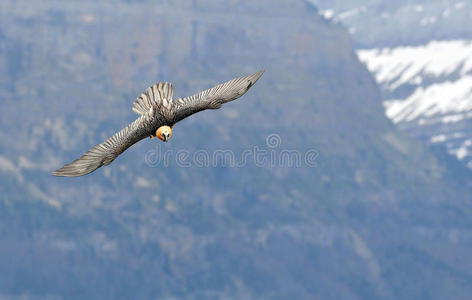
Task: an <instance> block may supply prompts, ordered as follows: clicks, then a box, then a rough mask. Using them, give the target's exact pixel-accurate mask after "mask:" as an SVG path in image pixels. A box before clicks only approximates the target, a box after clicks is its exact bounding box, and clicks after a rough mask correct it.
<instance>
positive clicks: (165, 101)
mask: <svg viewBox="0 0 472 300" xmlns="http://www.w3.org/2000/svg"><path fill="white" fill-rule="evenodd" d="M173 96H174V86H173V85H172V83H169V82H158V83H156V84H154V85H153V86H150V87H148V88H147V89H146V90H145V91H144V93H142V94H141V96H139V98H138V99H136V100H135V101H134V103H133V111H134V112H135V113H137V114H140V115H145V114H146V113H147V112H148V111H149V110H150V109H151V107H152V106H155V107H157V108H159V107H161V106H164V107H170V105H171V103H172V97H173Z"/></svg>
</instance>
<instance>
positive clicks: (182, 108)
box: [172, 70, 264, 123]
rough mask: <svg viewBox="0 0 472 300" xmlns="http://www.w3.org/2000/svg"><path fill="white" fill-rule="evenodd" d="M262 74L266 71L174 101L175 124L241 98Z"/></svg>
mask: <svg viewBox="0 0 472 300" xmlns="http://www.w3.org/2000/svg"><path fill="white" fill-rule="evenodd" d="M262 73H264V70H261V71H259V72H257V73H254V74H252V75H249V76H245V77H239V78H235V79H233V80H230V81H228V82H225V83H222V84H220V85H217V86H215V87H213V88H211V89H208V90H205V91H202V92H200V93H197V94H195V95H192V96H189V97H185V98H180V99H178V100H176V101H174V102H173V103H172V111H173V112H174V123H177V122H178V121H180V120H183V119H185V118H186V117H188V116H190V115H192V114H194V113H197V112H199V111H202V110H205V109H217V108H220V107H221V105H222V104H223V103H226V102H230V101H233V100H235V99H237V98H239V97H241V96H242V95H244V93H246V92H247V90H249V88H250V87H251V86H253V85H254V83H256V81H257V80H258V79H259V77H261V76H262Z"/></svg>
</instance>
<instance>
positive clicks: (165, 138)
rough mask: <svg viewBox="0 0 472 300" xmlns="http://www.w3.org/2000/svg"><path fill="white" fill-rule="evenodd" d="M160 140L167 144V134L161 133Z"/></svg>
mask: <svg viewBox="0 0 472 300" xmlns="http://www.w3.org/2000/svg"><path fill="white" fill-rule="evenodd" d="M162 140H163V141H164V142H167V141H168V140H169V134H168V133H167V132H165V133H163V134H162Z"/></svg>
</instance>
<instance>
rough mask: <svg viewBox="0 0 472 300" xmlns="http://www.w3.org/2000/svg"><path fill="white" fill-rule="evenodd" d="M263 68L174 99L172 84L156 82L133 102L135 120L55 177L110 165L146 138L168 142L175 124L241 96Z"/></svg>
mask: <svg viewBox="0 0 472 300" xmlns="http://www.w3.org/2000/svg"><path fill="white" fill-rule="evenodd" d="M263 72H264V71H263V70H262V71H259V72H257V73H255V74H252V75H249V76H245V77H239V78H235V79H233V80H230V81H228V82H225V83H223V84H220V85H217V86H215V87H213V88H211V89H208V90H205V91H202V92H200V93H197V94H195V95H192V96H189V97H185V98H179V99H177V100H175V101H174V100H173V99H172V98H173V95H174V87H173V85H172V84H170V83H168V82H159V83H157V84H155V85H153V86H151V87H149V88H147V89H146V91H145V92H144V93H143V94H141V96H140V97H139V98H138V99H136V101H134V104H133V111H134V112H136V113H137V114H139V115H140V117H139V118H137V119H136V120H135V121H134V122H132V123H131V124H129V125H128V126H126V127H125V128H123V129H122V130H121V131H119V132H117V133H116V134H114V135H113V136H112V137H110V138H108V139H107V140H106V141H104V142H103V143H101V144H99V145H97V146H95V147H93V148H92V149H90V150H89V151H87V153H85V154H84V155H82V156H81V157H80V158H79V159H77V160H75V161H74V162H72V163H70V164H67V165H65V166H63V167H62V168H60V169H58V170H57V171H55V172H53V173H52V174H53V175H56V176H65V177H76V176H82V175H86V174H89V173H91V172H93V171H95V170H96V169H98V168H100V167H101V166H104V165H108V164H110V163H111V162H112V161H113V160H114V159H115V158H116V157H118V155H120V154H121V153H123V152H124V151H125V150H126V149H128V148H129V147H130V146H132V145H133V144H135V143H137V142H139V141H140V140H142V139H144V138H146V137H151V138H152V137H158V138H159V139H161V140H162V141H164V142H167V141H168V140H169V139H170V137H171V136H172V128H173V127H174V125H175V124H176V123H177V122H179V121H181V120H183V119H185V118H186V117H188V116H190V115H192V114H194V113H197V112H199V111H202V110H205V109H217V108H220V107H221V105H222V104H224V103H226V102H229V101H232V100H235V99H237V98H239V97H241V96H242V95H243V94H244V93H246V91H247V90H248V89H249V88H250V87H251V86H252V85H253V84H254V83H255V82H256V81H257V80H258V79H259V77H261V76H262V73H263Z"/></svg>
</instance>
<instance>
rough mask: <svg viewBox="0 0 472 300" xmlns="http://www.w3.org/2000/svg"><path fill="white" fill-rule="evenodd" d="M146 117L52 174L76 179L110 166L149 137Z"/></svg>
mask: <svg viewBox="0 0 472 300" xmlns="http://www.w3.org/2000/svg"><path fill="white" fill-rule="evenodd" d="M146 118H147V117H146V116H141V117H140V118H138V119H136V120H135V121H134V122H133V123H131V124H129V125H128V126H126V127H125V128H123V129H122V130H121V131H120V132H117V133H115V134H114V135H113V136H112V137H110V138H108V139H107V140H106V141H104V142H103V143H101V144H99V145H97V146H95V147H93V148H92V149H90V150H89V151H87V153H85V154H84V155H82V156H81V157H80V158H79V159H76V160H75V161H74V162H72V163H70V164H67V165H65V166H63V167H62V168H60V169H58V170H56V171H55V172H53V173H52V174H53V175H55V176H64V177H76V176H82V175H86V174H89V173H92V172H93V171H95V170H96V169H98V168H100V167H101V166H106V165H108V164H110V163H111V162H112V161H113V160H114V159H115V158H117V157H118V155H120V154H121V153H123V152H124V151H125V150H126V149H128V148H129V147H131V146H132V145H133V144H135V143H137V142H138V141H140V140H142V139H143V138H146V137H148V136H149V132H148V130H147V129H146V128H145V126H144V122H146Z"/></svg>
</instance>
